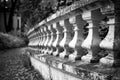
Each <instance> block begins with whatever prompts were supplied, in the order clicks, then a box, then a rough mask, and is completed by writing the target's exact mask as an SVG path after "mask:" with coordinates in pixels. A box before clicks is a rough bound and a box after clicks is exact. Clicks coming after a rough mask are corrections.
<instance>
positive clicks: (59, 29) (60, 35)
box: [53, 23, 63, 56]
mask: <svg viewBox="0 0 120 80" xmlns="http://www.w3.org/2000/svg"><path fill="white" fill-rule="evenodd" d="M53 28H54V29H56V34H57V37H56V39H55V41H54V42H53V47H55V48H56V51H54V52H53V55H54V56H57V55H58V54H59V49H60V46H59V43H60V41H61V40H62V39H63V32H62V31H63V28H62V27H61V26H60V25H59V23H54V24H53Z"/></svg>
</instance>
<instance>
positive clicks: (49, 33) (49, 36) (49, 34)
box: [45, 25, 52, 54]
mask: <svg viewBox="0 0 120 80" xmlns="http://www.w3.org/2000/svg"><path fill="white" fill-rule="evenodd" d="M50 27H51V26H50V25H49V26H48V27H47V30H48V31H47V32H48V33H47V35H48V42H46V46H47V49H46V51H45V54H48V52H49V49H50V46H49V43H50V42H51V38H52V37H51V36H52V35H51V28H50Z"/></svg>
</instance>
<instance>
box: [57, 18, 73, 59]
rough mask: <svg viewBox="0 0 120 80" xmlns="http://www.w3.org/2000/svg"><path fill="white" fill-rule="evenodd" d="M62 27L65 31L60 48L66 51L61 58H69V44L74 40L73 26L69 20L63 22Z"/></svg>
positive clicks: (61, 54)
mask: <svg viewBox="0 0 120 80" xmlns="http://www.w3.org/2000/svg"><path fill="white" fill-rule="evenodd" d="M60 25H61V26H62V27H63V29H64V37H63V39H62V40H61V42H60V46H61V47H62V48H63V49H64V50H63V51H62V52H61V53H60V54H59V56H60V57H61V58H65V57H68V55H69V53H68V50H69V46H68V45H69V42H70V41H71V40H72V25H71V24H70V23H69V19H65V20H62V21H61V22H60Z"/></svg>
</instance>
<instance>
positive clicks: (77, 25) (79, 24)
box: [69, 15, 86, 61]
mask: <svg viewBox="0 0 120 80" xmlns="http://www.w3.org/2000/svg"><path fill="white" fill-rule="evenodd" d="M69 21H70V23H71V24H72V25H73V27H74V37H73V39H72V40H71V41H70V43H69V47H70V53H71V54H70V55H69V60H72V61H75V60H81V57H82V56H83V55H85V54H84V51H83V48H82V47H81V44H82V42H83V41H84V37H83V34H82V32H83V26H85V24H86V22H85V21H84V20H83V19H82V16H81V15H77V16H74V17H71V18H70V20H69Z"/></svg>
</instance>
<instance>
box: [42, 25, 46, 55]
mask: <svg viewBox="0 0 120 80" xmlns="http://www.w3.org/2000/svg"><path fill="white" fill-rule="evenodd" d="M43 30H44V37H45V38H44V42H43V49H42V51H41V52H42V53H44V51H45V49H46V46H45V42H46V40H47V32H46V31H47V30H46V26H44V27H43Z"/></svg>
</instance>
